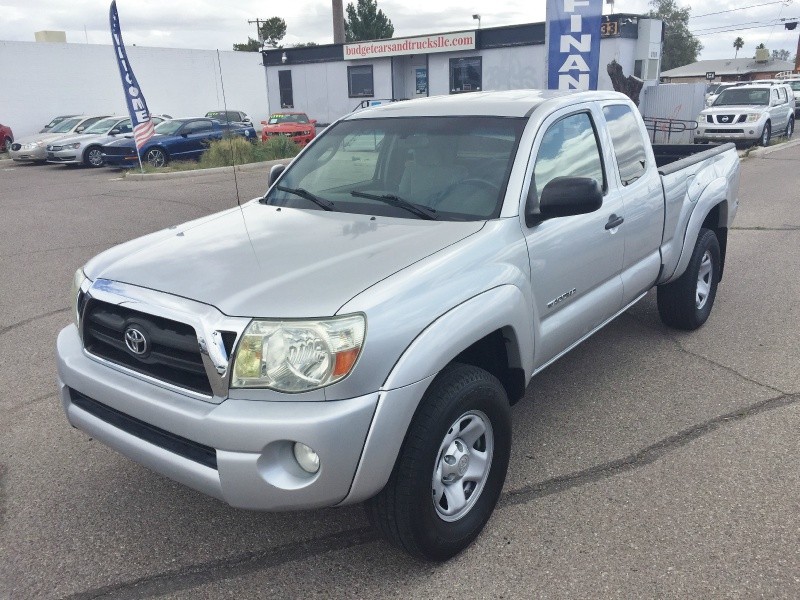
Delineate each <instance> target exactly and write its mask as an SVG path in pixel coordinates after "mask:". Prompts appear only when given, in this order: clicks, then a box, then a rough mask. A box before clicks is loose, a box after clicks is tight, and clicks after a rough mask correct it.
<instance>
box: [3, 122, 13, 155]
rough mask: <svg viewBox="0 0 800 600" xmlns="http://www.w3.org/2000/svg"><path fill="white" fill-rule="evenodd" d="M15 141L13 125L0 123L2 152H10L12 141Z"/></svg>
mask: <svg viewBox="0 0 800 600" xmlns="http://www.w3.org/2000/svg"><path fill="white" fill-rule="evenodd" d="M13 141H14V134H13V133H12V131H11V127H9V126H8V125H3V124H2V123H0V152H8V151H9V150H11V142H13Z"/></svg>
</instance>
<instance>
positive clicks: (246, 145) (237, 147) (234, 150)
mask: <svg viewBox="0 0 800 600" xmlns="http://www.w3.org/2000/svg"><path fill="white" fill-rule="evenodd" d="M299 151H300V148H299V147H298V146H297V144H295V143H294V142H293V141H291V140H290V139H288V138H285V137H280V138H272V139H270V140H269V141H267V142H266V143H261V142H255V143H253V142H250V141H248V140H247V139H245V138H243V137H239V136H231V137H226V138H224V139H221V140H215V141H213V142H211V144H210V145H209V146H208V150H206V151H205V152H204V153H203V155H202V156H201V157H200V168H202V169H209V168H212V167H229V166H231V165H233V164H234V163H235V164H237V165H243V164H246V163H253V162H262V161H265V160H277V159H279V158H291V157H293V156H296V155H297V153H298V152H299ZM234 159H235V160H234Z"/></svg>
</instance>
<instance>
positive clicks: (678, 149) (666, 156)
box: [653, 143, 736, 175]
mask: <svg viewBox="0 0 800 600" xmlns="http://www.w3.org/2000/svg"><path fill="white" fill-rule="evenodd" d="M729 148H733V149H736V145H735V144H732V143H727V144H703V145H697V144H653V154H654V155H655V157H656V165H657V166H658V172H659V173H661V174H662V175H669V174H671V173H674V172H675V171H680V170H681V169H685V168H686V167H688V166H691V165H694V164H696V163H699V162H702V161H704V160H706V159H707V158H711V157H712V156H716V155H717V154H722V153H723V152H725V151H726V150H728V149H729Z"/></svg>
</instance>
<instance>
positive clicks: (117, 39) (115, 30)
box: [108, 0, 155, 150]
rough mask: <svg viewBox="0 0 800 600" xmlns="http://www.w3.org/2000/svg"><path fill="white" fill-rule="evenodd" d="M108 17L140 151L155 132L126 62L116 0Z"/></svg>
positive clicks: (126, 55)
mask: <svg viewBox="0 0 800 600" xmlns="http://www.w3.org/2000/svg"><path fill="white" fill-rule="evenodd" d="M108 17H109V20H110V21H111V39H112V41H113V42H114V54H115V55H116V57H117V66H118V67H119V76H120V77H121V78H122V89H123V90H125V101H126V102H127V104H128V114H130V116H131V125H132V126H133V138H134V140H135V141H136V149H137V150H141V148H142V146H144V144H145V143H146V142H147V140H149V139H150V138H151V137H153V135H154V133H155V131H154V129H153V122H152V121H151V120H150V111H149V110H147V102H145V100H144V95H143V94H142V90H141V89H139V83H138V82H137V81H136V76H135V75H134V74H133V69H132V68H131V65H130V63H129V62H128V53H127V52H125V44H123V43H122V32H121V31H120V26H119V15H118V14H117V1H116V0H113V1H112V2H111V9H110V11H109V15H108Z"/></svg>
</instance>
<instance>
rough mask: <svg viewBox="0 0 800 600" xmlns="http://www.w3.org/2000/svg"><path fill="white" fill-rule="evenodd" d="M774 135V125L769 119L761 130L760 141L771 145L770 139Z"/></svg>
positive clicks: (762, 143)
mask: <svg viewBox="0 0 800 600" xmlns="http://www.w3.org/2000/svg"><path fill="white" fill-rule="evenodd" d="M771 136H772V126H771V125H770V124H769V121H767V122H766V124H765V125H764V130H763V131H762V132H761V139H760V140H759V143H760V144H761V145H762V146H769V140H770V138H771Z"/></svg>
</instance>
